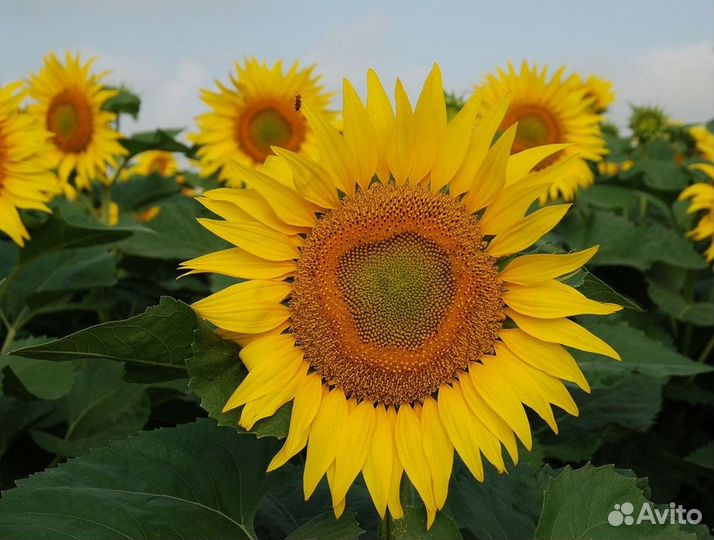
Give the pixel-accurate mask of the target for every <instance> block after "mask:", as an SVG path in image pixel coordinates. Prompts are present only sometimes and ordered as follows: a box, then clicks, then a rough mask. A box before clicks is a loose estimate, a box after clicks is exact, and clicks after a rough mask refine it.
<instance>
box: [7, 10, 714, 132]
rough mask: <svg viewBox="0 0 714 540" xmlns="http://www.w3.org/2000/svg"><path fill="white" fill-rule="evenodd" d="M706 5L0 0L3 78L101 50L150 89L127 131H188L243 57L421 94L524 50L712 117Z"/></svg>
mask: <svg viewBox="0 0 714 540" xmlns="http://www.w3.org/2000/svg"><path fill="white" fill-rule="evenodd" d="M712 7H713V6H712V2H711V1H709V0H679V1H675V0H626V1H623V0H617V1H615V0H600V1H597V2H595V1H590V2H585V1H572V0H571V1H566V0H539V1H525V0H524V1H514V0H501V1H496V0H493V1H470V2H466V1H463V2H458V1H441V2H438V1H431V2H417V1H415V0H412V1H407V0H399V1H395V0H391V1H390V0H382V1H373V0H367V1H361V2H346V1H343V2H338V1H334V0H333V1H332V2H328V1H318V0H307V1H265V0H264V1H254V0H250V1H248V0H244V1H239V0H232V1H229V0H203V1H198V0H143V1H141V0H111V1H108V0H0V51H2V54H1V55H0V82H8V81H10V80H13V79H17V78H20V77H24V76H26V75H27V74H28V72H29V71H35V70H37V69H38V68H39V67H40V65H41V62H42V57H43V56H44V54H45V53H46V52H47V51H48V50H52V49H54V50H57V51H64V50H66V49H67V48H71V49H73V50H79V51H82V52H84V53H86V54H88V55H90V54H91V55H97V56H99V57H100V61H99V63H98V65H99V66H100V67H101V68H103V69H110V70H112V71H113V75H112V78H111V80H112V82H124V83H126V84H127V85H128V86H129V87H131V88H132V89H134V90H135V91H137V92H138V93H139V94H141V95H142V96H143V98H144V107H143V111H142V117H141V118H140V120H139V123H138V124H133V123H132V124H129V125H127V126H126V127H127V129H128V130H130V131H131V130H134V129H149V128H153V127H156V126H161V127H174V126H176V127H178V126H188V125H190V124H191V122H192V118H193V117H194V116H195V115H196V114H199V113H200V112H201V111H202V110H203V106H202V104H201V102H200V100H199V99H198V89H199V88H201V87H205V86H213V80H214V79H216V78H219V79H222V80H225V79H226V78H227V74H228V72H229V71H230V70H231V69H232V66H233V62H234V61H235V60H238V59H241V58H243V57H244V56H247V55H254V56H257V57H260V58H265V59H267V60H270V61H273V60H276V59H280V58H282V59H285V60H286V61H292V60H296V59H297V60H301V61H303V62H310V63H311V62H317V64H318V70H319V71H320V72H322V73H323V74H324V82H325V84H326V86H328V88H330V89H332V90H335V91H339V90H340V88H341V82H340V81H341V78H342V77H343V76H347V77H348V78H350V79H351V80H352V81H353V82H354V83H355V84H356V86H357V87H358V89H359V90H360V91H363V87H364V80H365V73H366V70H367V68H368V67H374V68H375V69H376V70H377V71H378V72H379V73H380V75H381V76H382V78H383V80H385V84H389V85H392V84H393V81H394V78H395V77H397V76H399V77H401V78H402V79H403V80H404V81H405V83H406V85H407V88H408V89H409V91H410V93H411V94H412V95H416V94H417V92H418V90H419V85H420V82H421V80H422V79H423V78H424V76H425V75H426V73H427V71H428V70H429V68H430V66H431V64H432V62H434V61H438V62H439V63H440V65H441V67H442V71H443V73H444V81H445V84H446V86H447V88H449V89H451V90H455V91H457V92H465V91H467V90H468V89H469V88H471V86H472V85H473V84H474V83H477V82H479V81H480V80H481V79H482V78H483V76H484V75H485V74H486V73H487V72H488V71H490V70H492V69H493V68H494V66H496V65H503V64H505V63H506V62H507V61H508V60H513V61H516V62H519V61H520V60H521V59H523V58H527V59H530V60H534V61H538V62H545V63H548V64H550V65H560V64H566V65H567V66H568V67H570V68H572V69H577V70H580V71H582V72H584V73H586V74H587V73H589V72H595V73H599V74H601V75H602V76H605V77H607V78H610V79H612V80H613V81H614V82H615V85H616V91H617V93H618V98H619V99H618V104H617V105H616V106H615V107H614V108H613V110H612V113H611V116H612V118H613V119H614V120H615V121H616V122H617V123H619V124H623V123H624V122H625V120H626V118H627V110H628V108H627V102H628V101H632V102H635V103H652V104H659V105H661V106H663V107H664V108H665V109H666V110H667V112H669V113H670V114H671V115H672V116H673V117H674V118H676V119H679V120H682V121H685V122H693V121H703V120H707V119H709V118H711V117H712V116H714V52H713V48H714V38H713V25H712V20H713V19H712V15H713V9H712Z"/></svg>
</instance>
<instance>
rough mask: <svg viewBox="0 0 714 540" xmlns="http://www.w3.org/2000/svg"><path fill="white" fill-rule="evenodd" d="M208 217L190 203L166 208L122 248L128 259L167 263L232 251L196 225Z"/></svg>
mask: <svg viewBox="0 0 714 540" xmlns="http://www.w3.org/2000/svg"><path fill="white" fill-rule="evenodd" d="M203 215H205V214H203V213H202V212H201V209H200V208H198V203H196V202H194V201H190V200H186V201H185V202H182V203H179V204H171V205H165V206H163V207H162V208H161V213H160V214H159V215H158V216H157V217H156V218H154V219H153V220H151V221H150V222H149V223H147V224H146V229H147V230H146V231H145V232H140V233H137V234H135V235H134V236H132V237H131V238H130V239H128V240H126V241H125V242H122V243H121V244H120V249H121V250H122V251H123V252H124V253H126V254H127V255H135V256H138V257H148V258H151V259H164V260H188V259H192V258H194V257H199V256H201V255H205V254H207V253H210V252H213V251H220V250H222V249H226V248H227V247H230V246H229V244H228V243H227V242H225V241H224V240H222V239H220V238H218V237H217V236H215V235H213V234H211V233H210V232H208V231H207V230H206V229H204V228H203V227H201V225H199V224H198V223H196V218H198V217H201V216H203Z"/></svg>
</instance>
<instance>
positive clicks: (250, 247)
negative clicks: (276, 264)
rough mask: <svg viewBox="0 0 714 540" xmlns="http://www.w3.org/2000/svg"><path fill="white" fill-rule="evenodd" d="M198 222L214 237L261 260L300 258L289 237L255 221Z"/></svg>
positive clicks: (211, 220)
mask: <svg viewBox="0 0 714 540" xmlns="http://www.w3.org/2000/svg"><path fill="white" fill-rule="evenodd" d="M198 222H199V223H200V224H201V225H203V226H204V227H205V228H206V229H208V230H209V231H211V232H212V233H213V234H215V235H216V236H219V237H220V238H223V239H224V240H227V241H228V242H230V243H231V244H233V245H234V246H237V247H239V248H242V249H244V250H245V251H247V252H248V253H252V254H253V255H256V256H258V257H262V258H263V259H267V260H269V261H289V260H292V259H298V258H299V257H300V252H299V251H298V249H297V247H296V245H295V243H294V242H293V241H291V239H290V237H289V236H287V235H285V234H283V233H280V232H278V231H276V230H273V229H271V228H270V227H268V226H266V225H263V224H262V223H258V222H257V221H245V222H243V223H236V222H227V221H217V220H213V219H204V218H200V219H199V220H198Z"/></svg>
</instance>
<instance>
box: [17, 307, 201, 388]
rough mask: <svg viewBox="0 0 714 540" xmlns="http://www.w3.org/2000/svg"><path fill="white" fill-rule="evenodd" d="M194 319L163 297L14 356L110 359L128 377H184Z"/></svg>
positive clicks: (146, 379) (188, 311) (147, 379)
mask: <svg viewBox="0 0 714 540" xmlns="http://www.w3.org/2000/svg"><path fill="white" fill-rule="evenodd" d="M195 328H196V316H195V314H194V312H193V311H192V310H191V308H190V307H189V306H187V305H186V304H184V303H183V302H180V301H178V300H174V299H173V298H169V297H163V298H162V299H161V303H160V304H159V305H158V306H153V307H150V308H149V309H147V310H146V311H145V312H144V313H143V314H141V315H137V316H136V317H132V318H130V319H126V320H123V321H111V322H107V323H103V324H99V325H97V326H92V327H90V328H87V329H85V330H80V331H79V332H76V333H74V334H72V335H69V336H67V337H64V338H61V339H58V340H55V341H50V342H49V343H45V344H42V345H35V346H33V347H26V348H23V349H19V350H17V351H14V352H13V354H14V355H17V356H23V357H25V358H36V359H39V360H53V361H67V360H78V359H91V360H102V359H109V360H115V361H118V362H124V363H125V364H126V370H127V379H128V380H132V381H141V382H157V381H164V380H171V379H177V378H181V377H185V376H186V366H185V360H186V359H187V358H188V357H190V356H191V340H192V336H193V331H194V329H195Z"/></svg>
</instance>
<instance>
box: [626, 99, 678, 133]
mask: <svg viewBox="0 0 714 540" xmlns="http://www.w3.org/2000/svg"><path fill="white" fill-rule="evenodd" d="M668 126H669V121H668V119H667V115H666V114H665V113H664V111H663V110H662V109H660V108H659V107H654V106H651V107H650V106H648V107H632V115H631V116H630V129H631V130H632V134H633V135H634V136H635V137H636V138H637V139H639V140H641V141H651V140H655V139H666V138H667V137H668V132H667V128H668Z"/></svg>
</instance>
